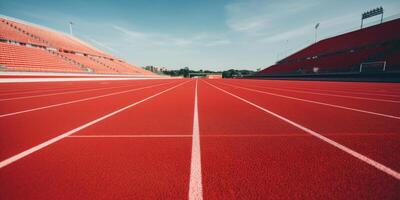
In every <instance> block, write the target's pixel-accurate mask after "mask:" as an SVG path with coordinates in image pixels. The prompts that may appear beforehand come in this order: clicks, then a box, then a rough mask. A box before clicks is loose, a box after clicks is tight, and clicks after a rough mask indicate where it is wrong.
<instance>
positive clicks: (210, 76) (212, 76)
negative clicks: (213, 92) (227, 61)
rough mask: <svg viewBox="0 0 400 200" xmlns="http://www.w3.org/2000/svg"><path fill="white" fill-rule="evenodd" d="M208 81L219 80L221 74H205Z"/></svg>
mask: <svg viewBox="0 0 400 200" xmlns="http://www.w3.org/2000/svg"><path fill="white" fill-rule="evenodd" d="M206 77H207V78H208V79H221V78H222V74H207V76H206Z"/></svg>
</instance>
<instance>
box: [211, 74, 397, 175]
mask: <svg viewBox="0 0 400 200" xmlns="http://www.w3.org/2000/svg"><path fill="white" fill-rule="evenodd" d="M205 82H206V81H205ZM206 83H207V84H208V85H210V86H212V87H214V88H216V89H218V90H220V91H222V92H224V93H226V94H229V95H230V96H232V97H235V98H237V99H239V100H241V101H243V102H245V103H247V104H250V105H252V106H254V107H256V108H258V109H260V110H262V111H264V112H266V113H268V114H270V115H272V116H274V117H276V118H278V119H280V120H282V121H285V122H286V123H288V124H290V125H292V126H294V127H296V128H298V129H300V130H302V131H304V132H306V133H309V134H311V135H312V136H315V137H316V138H318V139H320V140H322V141H324V142H326V143H328V144H330V145H332V146H334V147H336V148H338V149H340V150H342V151H344V152H346V153H348V154H350V155H352V156H354V157H355V158H357V159H359V160H361V161H363V162H365V163H367V164H369V165H371V166H373V167H375V168H376V169H378V170H380V171H382V172H384V173H386V174H388V175H390V176H392V177H393V178H395V179H397V180H400V173H399V172H397V171H395V170H393V169H391V168H389V167H386V166H385V165H383V164H381V163H379V162H377V161H375V160H372V159H370V158H368V157H366V156H364V155H362V154H360V153H358V152H356V151H354V150H352V149H350V148H348V147H346V146H344V145H341V144H339V143H337V142H335V141H333V140H331V139H329V138H327V137H325V136H323V135H321V134H319V133H317V132H315V131H313V130H311V129H309V128H307V127H304V126H302V125H300V124H298V123H296V122H294V121H291V120H290V119H288V118H285V117H283V116H281V115H279V114H276V113H274V112H272V111H270V110H268V109H266V108H263V107H261V106H259V105H257V104H255V103H253V102H250V101H248V100H246V99H244V98H242V97H239V96H237V95H235V94H232V93H230V92H228V91H226V90H224V89H221V88H219V87H217V86H215V85H213V84H211V83H208V82H206Z"/></svg>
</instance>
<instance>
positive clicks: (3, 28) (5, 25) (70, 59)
mask: <svg viewBox="0 0 400 200" xmlns="http://www.w3.org/2000/svg"><path fill="white" fill-rule="evenodd" d="M0 40H3V42H4V44H2V46H9V45H11V44H9V43H15V44H13V45H14V46H15V49H18V50H15V51H10V52H9V53H8V54H7V53H4V55H3V57H1V60H0V63H2V64H3V65H6V66H7V69H11V68H12V67H15V66H14V65H16V64H17V65H19V64H21V65H20V66H19V67H20V69H22V66H25V67H30V68H29V71H31V70H33V69H35V68H36V66H38V64H39V63H44V62H43V61H41V62H38V60H41V59H43V58H40V57H35V58H31V59H32V62H33V64H32V65H33V69H31V68H32V66H27V65H29V56H45V57H46V58H47V57H48V56H49V55H47V54H49V52H47V51H45V50H43V49H46V48H47V49H55V50H56V51H57V52H58V53H56V55H52V56H53V57H54V58H56V59H59V61H58V62H59V63H63V64H61V65H60V66H59V67H57V66H53V64H54V62H51V63H44V66H43V68H47V67H49V66H50V65H51V66H53V67H54V70H59V69H64V65H65V62H67V63H69V64H71V63H73V65H74V68H77V66H78V69H79V67H80V68H81V69H79V70H81V71H82V70H83V71H85V72H94V73H103V74H152V75H153V73H151V72H149V71H147V70H144V69H141V68H139V67H136V66H133V65H130V64H128V63H125V62H123V61H121V60H118V59H116V58H114V57H113V56H112V55H109V54H107V53H104V52H102V51H100V50H97V49H96V48H93V47H91V46H90V45H88V44H86V43H84V42H82V41H80V40H78V39H76V38H74V37H72V36H70V35H67V34H64V33H60V32H56V31H52V30H49V29H47V28H44V27H40V26H37V25H31V24H27V23H23V22H21V21H19V20H10V19H6V18H0ZM0 42H1V41H0ZM21 44H22V45H21ZM25 44H28V45H27V46H25ZM32 45H33V46H37V47H40V48H42V49H40V51H41V52H42V53H43V52H44V54H40V55H39V54H37V55H36V54H35V55H34V54H26V55H25V56H23V57H21V55H22V53H21V52H32V51H35V52H38V50H39V49H33V48H29V47H31V46H32ZM28 46H29V47H28ZM7 48H11V47H7ZM24 48H29V50H27V49H24ZM57 55H59V56H57ZM13 56H14V57H15V56H16V57H18V59H20V58H21V59H22V60H21V62H18V61H12V62H11V61H10V62H9V59H10V58H12V57H13ZM13 69H14V68H13ZM24 69H25V70H28V68H24Z"/></svg>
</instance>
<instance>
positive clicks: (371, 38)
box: [259, 19, 400, 74]
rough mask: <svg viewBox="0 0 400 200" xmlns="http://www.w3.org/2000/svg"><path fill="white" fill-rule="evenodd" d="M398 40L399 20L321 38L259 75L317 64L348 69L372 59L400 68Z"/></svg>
mask: <svg viewBox="0 0 400 200" xmlns="http://www.w3.org/2000/svg"><path fill="white" fill-rule="evenodd" d="M399 43H400V19H396V20H392V21H389V22H385V23H383V24H379V25H375V26H372V27H368V28H365V29H361V30H357V31H353V32H350V33H346V34H343V35H339V36H336V37H332V38H328V39H325V40H322V41H319V42H317V43H316V44H313V45H311V46H309V47H307V48H305V49H303V50H300V51H299V52H297V53H294V54H293V55H291V56H289V57H287V58H285V59H283V60H282V61H280V62H278V63H277V64H275V65H272V66H270V67H269V68H266V69H264V70H262V71H261V72H259V74H271V73H296V72H300V71H301V72H312V71H313V69H314V68H315V67H317V68H319V72H349V71H352V70H354V69H358V67H359V66H360V64H361V63H363V62H371V61H387V64H388V65H389V66H392V67H391V68H390V69H391V70H393V69H397V70H399V68H396V67H393V66H395V65H396V66H398V64H397V63H398V57H397V60H396V56H399V51H400V45H399ZM378 55H379V56H378ZM374 59H375V60H374Z"/></svg>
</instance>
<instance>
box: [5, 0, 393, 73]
mask: <svg viewBox="0 0 400 200" xmlns="http://www.w3.org/2000/svg"><path fill="white" fill-rule="evenodd" d="M377 6H383V7H384V9H385V16H391V15H396V14H400V1H398V0H375V1H373V0H359V1H352V0H350V1H349V0H347V1H344V0H336V1H327V0H294V1H285V0H281V1H268V0H231V1H228V0H201V1H195V0H192V1H190V0H156V1H152V0H126V1H125V0H121V1H115V0H114V1H106V0H100V1H94V0H92V1H84V0H77V1H76V0H58V1H50V0H49V1H47V0H42V1H34V0H13V1H10V0H0V14H2V15H6V16H10V17H15V18H18V19H22V20H25V21H29V22H32V23H36V24H39V25H43V26H47V27H50V28H52V29H55V30H58V31H62V32H69V30H68V22H69V21H73V22H74V23H75V24H74V35H75V36H76V37H78V38H80V39H82V40H84V41H86V42H88V43H90V44H92V45H93V46H95V47H97V48H99V49H102V50H104V51H106V52H109V53H111V54H114V55H116V56H117V57H120V58H122V59H125V60H127V61H129V62H131V63H134V64H137V65H140V66H145V65H155V66H166V67H168V68H170V69H177V68H180V67H184V66H189V67H191V68H193V69H212V70H223V69H230V68H235V69H253V70H254V69H257V68H264V67H266V66H269V65H271V64H273V63H275V62H276V61H277V59H280V58H283V57H285V56H286V55H288V54H290V53H293V52H294V51H296V50H299V49H301V48H303V47H305V46H307V45H309V44H310V43H312V42H313V40H314V26H315V24H316V23H318V22H319V23H320V24H321V25H320V27H319V30H318V38H319V39H321V38H325V37H328V36H331V35H335V34H338V33H341V32H344V31H348V30H352V29H354V28H356V27H358V26H359V24H360V14H361V13H362V12H363V11H365V10H369V9H372V8H375V7H377ZM378 19H379V18H374V19H370V20H369V21H370V22H373V21H375V20H378Z"/></svg>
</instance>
